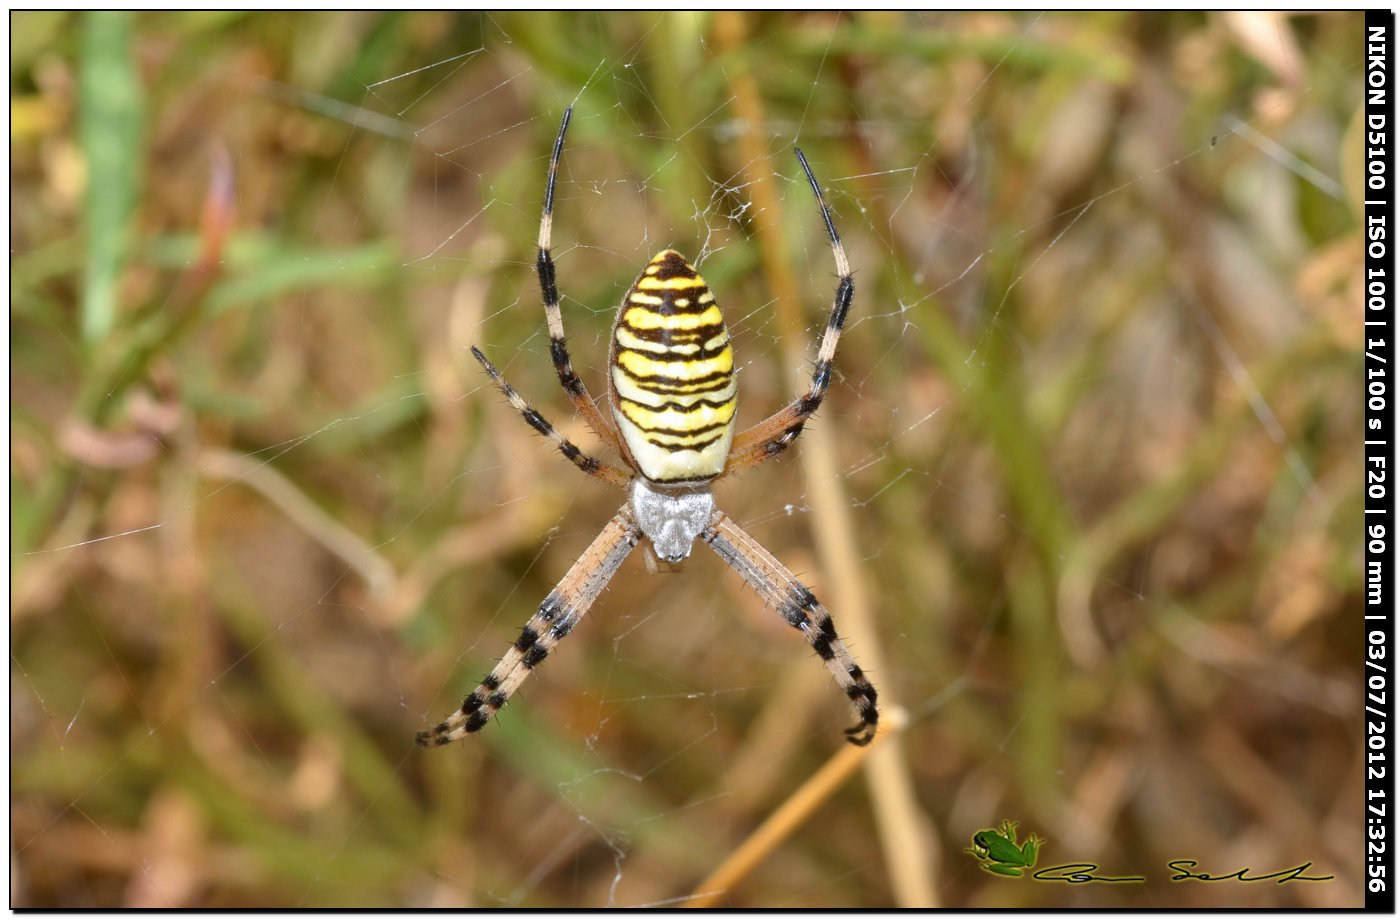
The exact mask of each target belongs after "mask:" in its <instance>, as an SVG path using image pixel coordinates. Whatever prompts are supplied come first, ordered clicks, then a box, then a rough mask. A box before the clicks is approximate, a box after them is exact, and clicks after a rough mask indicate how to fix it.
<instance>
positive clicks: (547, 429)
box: [472, 345, 632, 488]
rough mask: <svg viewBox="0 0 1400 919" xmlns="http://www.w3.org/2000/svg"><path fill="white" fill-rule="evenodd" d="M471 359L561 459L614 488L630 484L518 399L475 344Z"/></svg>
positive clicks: (620, 471) (628, 478) (512, 388)
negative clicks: (547, 441) (548, 442)
mask: <svg viewBox="0 0 1400 919" xmlns="http://www.w3.org/2000/svg"><path fill="white" fill-rule="evenodd" d="M472 357H474V358H476V359H477V360H478V361H479V362H480V363H481V366H482V367H484V368H485V369H486V373H487V375H488V376H490V377H491V382H492V383H495V384H496V388H497V389H499V390H500V391H501V394H502V395H503V396H505V397H506V398H507V399H508V400H510V404H511V407H512V408H514V409H515V410H516V411H517V412H519V413H520V417H521V418H524V419H525V423H526V424H528V425H529V426H530V427H532V428H534V429H535V430H536V431H537V432H538V433H539V434H540V435H542V436H544V437H547V438H548V439H549V440H550V441H551V442H552V443H553V444H554V446H556V447H558V448H559V452H560V453H562V454H564V457H565V458H566V459H567V460H568V461H569V462H571V463H573V464H574V465H575V466H577V467H578V468H579V469H581V470H583V471H584V472H586V473H588V474H589V475H591V476H596V477H597V478H600V479H602V480H603V481H604V482H607V483H608V484H609V485H616V486H617V487H618V488H626V487H627V486H628V485H629V484H631V482H632V477H631V476H630V475H628V474H627V473H625V472H623V471H622V470H621V469H618V468H617V467H616V466H610V465H608V464H607V463H605V462H603V461H602V460H600V459H597V458H596V457H592V456H589V455H588V454H587V453H584V452H583V451H582V450H580V449H579V448H578V447H576V446H574V444H573V442H572V441H570V440H569V439H568V438H567V437H565V436H564V435H563V434H560V433H559V432H558V431H557V430H555V429H554V425H552V424H550V423H549V422H548V421H547V420H545V417H544V416H543V415H541V414H540V413H539V412H537V411H535V409H534V408H532V407H531V405H530V403H528V402H526V401H525V399H524V398H522V397H521V395H520V393H518V392H516V391H515V387H514V386H511V385H510V383H508V382H506V378H505V376H504V375H503V374H502V373H501V372H500V371H499V370H497V369H496V365H495V364H493V363H491V361H490V360H488V359H487V357H486V355H485V354H482V353H481V349H480V348H478V347H476V346H475V345H473V346H472Z"/></svg>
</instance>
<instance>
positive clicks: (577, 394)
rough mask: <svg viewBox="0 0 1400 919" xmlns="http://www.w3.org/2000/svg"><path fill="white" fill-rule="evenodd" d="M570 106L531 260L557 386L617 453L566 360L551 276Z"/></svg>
mask: <svg viewBox="0 0 1400 919" xmlns="http://www.w3.org/2000/svg"><path fill="white" fill-rule="evenodd" d="M573 113H574V110H573V107H572V106H570V107H569V108H566V109H564V118H563V120H561V121H560V122H559V134H558V136H557V137H555V138H554V149H553V151H552V152H551V153H550V156H549V178H548V179H547V180H546V183H545V189H544V210H543V212H542V213H541V214H540V235H539V240H538V242H539V253H538V256H537V258H536V259H535V273H536V274H537V275H538V276H539V280H540V299H541V300H543V301H544V318H545V323H546V324H547V325H548V326H549V358H550V360H551V361H553V363H554V372H555V373H556V374H557V375H558V376H559V385H560V386H562V387H563V388H564V393H565V394H566V395H568V397H569V401H570V402H572V403H573V404H574V408H575V409H576V410H577V411H578V413H579V414H580V415H582V416H583V418H584V420H585V421H587V422H588V426H589V427H591V428H592V429H593V433H595V434H597V435H598V436H599V437H601V438H602V439H603V440H604V442H606V443H607V445H608V446H609V447H611V448H612V449H613V450H615V451H617V452H618V453H621V452H622V447H621V446H620V445H619V443H618V440H617V433H616V432H615V431H614V430H613V429H612V426H611V425H609V424H608V423H607V421H605V420H604V419H603V413H602V412H601V411H599V410H598V404H597V403H596V402H594V401H593V396H592V395H591V394H589V392H588V387H587V386H586V385H584V382H583V380H582V379H580V378H579V375H578V374H577V373H575V372H574V365H573V361H571V360H570V359H569V344H568V341H567V340H566V339H565V338H564V317H563V316H562V315H561V313H560V311H559V286H558V284H556V283H555V279H554V256H553V255H552V254H551V253H552V242H551V238H552V237H553V235H554V183H555V181H556V180H557V179H558V178H559V158H560V157H561V156H563V154H564V135H565V134H567V133H568V131H569V119H570V118H571V117H572V116H573Z"/></svg>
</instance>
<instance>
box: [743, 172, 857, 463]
mask: <svg viewBox="0 0 1400 919" xmlns="http://www.w3.org/2000/svg"><path fill="white" fill-rule="evenodd" d="M797 161H798V162H799V163H801V164H802V171H803V172H804V173H806V175H807V184H809V185H811V186H812V193H813V194H814V195H816V196H817V204H818V205H820V206H821V212H822V223H823V224H825V225H826V234H827V236H828V237H830V239H831V252H832V256H833V257H834V258H835V260H836V273H837V275H839V280H838V281H837V282H836V294H835V296H834V297H833V298H832V305H831V315H830V316H829V317H827V320H826V331H825V332H823V333H822V338H821V344H820V346H818V348H817V363H816V366H815V367H814V368H813V370H812V385H811V386H810V387H808V389H807V392H806V393H804V394H803V395H801V396H799V397H798V398H797V399H795V400H794V401H793V402H792V404H790V405H788V406H787V407H786V408H784V409H781V410H780V411H777V412H775V413H774V414H772V415H770V416H769V417H767V418H765V419H764V420H763V421H760V422H759V423H758V424H756V425H754V426H753V427H751V428H749V429H748V430H746V431H741V432H740V433H739V434H737V435H735V437H734V445H733V446H732V447H731V448H730V452H729V461H728V463H726V464H725V468H724V472H723V473H721V475H722V476H723V475H730V474H732V473H735V472H740V471H742V470H744V469H748V468H749V467H751V466H756V465H758V464H759V463H761V462H763V461H765V460H768V459H772V458H773V457H775V456H777V455H778V454H779V453H782V452H783V451H784V450H786V449H787V448H788V447H790V446H792V443H793V441H795V440H797V435H799V434H801V433H802V426H803V425H804V424H806V422H807V419H808V418H810V417H812V414H813V413H814V412H816V410H817V409H818V408H819V407H820V406H821V404H822V397H823V396H825V395H826V388H827V386H828V385H830V383H831V362H832V361H833V360H835V358H836V343H837V342H838V341H840V340H841V329H842V327H843V326H845V324H846V314H847V313H848V312H849V311H850V308H851V299H852V298H853V297H854V296H855V290H856V284H855V281H854V280H853V279H852V278H851V265H850V262H849V261H847V259H846V249H845V247H844V246H842V245H841V237H840V236H838V235H837V233H836V225H835V224H834V223H832V221H831V208H829V207H827V204H826V198H825V197H824V196H823V195H822V190H821V186H820V185H818V184H817V179H816V177H815V176H813V175H812V168H811V167H810V166H808V165H807V157H805V156H803V155H802V151H801V150H798V151H797Z"/></svg>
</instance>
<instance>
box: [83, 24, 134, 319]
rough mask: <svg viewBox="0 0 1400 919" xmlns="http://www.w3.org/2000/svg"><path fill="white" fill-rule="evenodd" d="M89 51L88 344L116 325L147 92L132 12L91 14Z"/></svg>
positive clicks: (86, 93) (85, 46) (86, 98)
mask: <svg viewBox="0 0 1400 919" xmlns="http://www.w3.org/2000/svg"><path fill="white" fill-rule="evenodd" d="M82 49H83V54H82V64H81V71H80V77H79V80H80V86H79V91H80V93H81V104H80V109H79V116H78V118H79V132H80V138H81V144H82V150H83V156H84V158H85V159H86V162H87V195H86V200H85V202H84V218H85V220H86V224H87V265H86V272H85V274H86V277H85V279H84V284H83V301H82V328H83V339H84V340H85V341H87V342H96V341H101V340H102V339H103V338H105V337H106V335H107V334H108V332H110V331H111V329H112V325H113V323H114V321H115V316H116V303H117V282H118V280H119V277H120V273H121V265H122V260H123V258H124V256H125V252H126V246H127V233H128V228H129V225H130V223H131V215H132V211H133V208H134V206H135V204H136V198H137V185H138V182H139V171H140V158H141V154H140V146H141V130H142V93H141V84H140V81H139V80H138V79H137V74H136V62H135V58H134V47H133V44H132V36H131V17H130V15H129V14H127V13H121V12H94V13H89V14H87V15H86V16H85V17H84V18H83V23H82Z"/></svg>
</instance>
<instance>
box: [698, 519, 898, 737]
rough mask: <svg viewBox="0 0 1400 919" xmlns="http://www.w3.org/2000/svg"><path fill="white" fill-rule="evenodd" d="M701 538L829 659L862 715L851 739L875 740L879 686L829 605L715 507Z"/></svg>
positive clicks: (834, 674)
mask: <svg viewBox="0 0 1400 919" xmlns="http://www.w3.org/2000/svg"><path fill="white" fill-rule="evenodd" d="M700 538H701V539H703V540H704V541H705V542H706V544H708V545H709V547H710V548H711V549H714V550H715V552H717V553H718V554H719V557H720V558H722V559H724V560H725V562H727V563H728V564H729V566H730V567H731V568H733V569H734V570H735V571H737V572H739V575H740V577H742V578H743V579H744V580H745V581H747V582H748V583H749V586H751V587H753V589H754V590H757V591H758V592H759V594H761V595H762V596H763V597H764V598H765V599H766V600H768V602H770V603H772V604H773V605H774V606H775V607H777V610H778V613H779V614H780V615H781V616H782V617H783V618H784V619H786V620H787V621H788V624H789V625H791V626H792V627H793V628H795V629H797V630H798V631H800V632H801V633H802V634H803V635H805V636H806V638H807V643H808V644H810V645H811V646H812V650H813V651H815V652H817V656H818V657H820V658H821V659H822V660H823V661H825V662H826V667H827V669H828V670H830V671H831V675H832V677H834V678H835V680H836V685H837V686H839V687H840V688H841V691H842V692H844V693H845V694H846V698H848V699H850V700H851V705H852V706H853V707H854V708H855V710H856V716H857V717H858V718H859V719H860V720H859V721H858V722H857V723H856V724H855V725H853V726H851V727H849V728H847V729H846V739H847V740H849V741H850V742H851V743H853V744H855V745H856V746H858V747H863V746H865V745H866V744H868V743H870V741H871V740H873V739H874V738H875V731H876V728H877V727H878V725H879V722H880V711H879V709H878V708H876V706H875V699H876V692H875V687H874V686H872V685H871V683H870V680H869V679H867V678H866V676H865V672H864V671H862V670H861V669H860V667H859V665H857V664H856V662H855V658H853V657H851V652H850V651H847V650H846V646H845V644H843V643H842V641H841V639H840V637H839V636H838V635H837V634H836V626H835V625H833V624H832V622H831V614H830V613H828V612H827V610H826V607H824V606H822V605H821V603H819V602H817V598H816V597H815V596H813V594H812V591H811V590H809V589H808V588H807V586H806V585H805V584H803V583H802V582H801V581H799V580H798V579H797V576H796V575H794V574H793V573H792V572H791V571H789V570H788V569H787V566H785V565H784V564H783V563H782V562H780V561H778V559H777V558H776V557H775V556H774V555H773V553H771V552H769V551H768V550H767V549H765V548H763V546H762V544H761V543H759V542H758V540H756V539H754V538H753V537H752V536H750V535H749V534H748V533H745V532H744V531H743V530H742V529H740V528H739V526H738V525H737V524H736V523H734V521H732V520H730V519H729V518H728V517H727V516H726V515H725V514H723V513H721V512H719V511H716V512H715V515H714V517H713V518H712V519H711V521H710V526H709V528H708V529H706V530H705V531H704V532H703V533H701V534H700Z"/></svg>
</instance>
